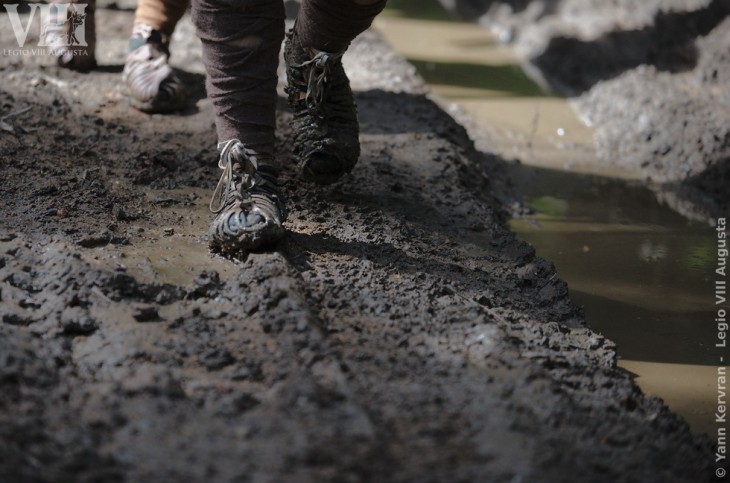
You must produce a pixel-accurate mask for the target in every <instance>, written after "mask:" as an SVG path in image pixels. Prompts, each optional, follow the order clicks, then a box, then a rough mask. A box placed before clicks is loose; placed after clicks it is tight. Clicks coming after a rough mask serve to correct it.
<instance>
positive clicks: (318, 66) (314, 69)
mask: <svg viewBox="0 0 730 483" xmlns="http://www.w3.org/2000/svg"><path fill="white" fill-rule="evenodd" d="M342 54H344V52H338V53H335V54H332V53H329V52H318V53H317V55H315V56H314V57H312V59H310V60H308V61H306V62H302V63H301V64H298V65H294V66H293V67H296V68H298V69H303V68H307V67H309V79H308V80H307V94H306V96H305V100H306V102H307V105H308V106H311V107H317V106H320V105H321V104H322V103H323V102H324V97H325V95H326V93H327V92H326V87H327V82H328V80H329V79H328V78H329V75H330V68H331V66H332V64H333V63H334V62H336V61H338V60H339V59H341V58H342Z"/></svg>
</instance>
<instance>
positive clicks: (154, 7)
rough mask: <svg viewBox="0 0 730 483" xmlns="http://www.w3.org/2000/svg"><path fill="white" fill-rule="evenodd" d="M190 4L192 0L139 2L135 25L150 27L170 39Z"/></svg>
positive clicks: (140, 0)
mask: <svg viewBox="0 0 730 483" xmlns="http://www.w3.org/2000/svg"><path fill="white" fill-rule="evenodd" d="M189 4H190V0H139V1H138V3H137V10H136V11H135V13H134V24H135V25H137V24H145V25H149V26H150V27H152V28H153V29H155V30H158V31H160V32H162V33H163V34H165V35H167V36H168V37H169V36H170V35H172V32H173V31H174V30H175V26H176V25H177V23H178V22H179V21H180V19H181V18H182V16H183V15H184V14H185V10H186V9H187V8H188V5H189Z"/></svg>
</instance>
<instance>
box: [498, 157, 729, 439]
mask: <svg viewBox="0 0 730 483" xmlns="http://www.w3.org/2000/svg"><path fill="white" fill-rule="evenodd" d="M516 171H517V172H516V173H515V178H514V179H518V180H521V182H524V187H523V189H524V191H523V193H525V196H526V199H527V200H528V202H529V200H532V202H531V206H532V208H533V210H535V214H534V215H531V216H527V217H524V218H521V219H516V220H513V222H512V224H511V226H512V229H513V230H514V231H515V232H517V233H518V235H519V236H520V237H521V238H522V239H524V240H526V241H528V242H530V243H531V244H533V245H534V246H535V247H536V249H537V252H538V254H539V255H540V256H542V257H545V258H547V259H548V260H551V261H553V262H554V263H555V266H556V267H557V269H558V274H559V275H560V277H561V278H563V279H564V280H566V281H567V282H568V286H569V287H570V295H571V298H572V299H573V302H574V303H576V304H577V305H579V306H582V307H583V309H584V311H585V316H586V320H587V321H588V324H589V325H590V327H591V328H592V329H594V330H596V331H597V332H601V333H603V334H605V335H606V336H608V337H609V338H611V339H613V340H614V341H615V342H616V343H617V345H618V352H619V356H620V357H621V361H620V363H619V365H621V366H622V367H624V368H626V369H628V370H629V371H631V372H634V373H636V374H638V375H639V376H640V377H639V378H638V379H637V382H638V383H639V385H641V386H642V388H643V389H644V391H645V392H647V393H648V394H656V395H659V396H660V397H662V398H663V399H664V400H665V401H666V402H667V404H669V405H670V407H671V408H672V409H673V410H675V411H677V412H679V413H681V414H682V415H683V416H684V417H685V418H686V419H687V420H688V421H689V422H690V424H691V425H692V427H693V429H694V430H695V431H698V432H699V431H709V430H710V429H711V428H712V427H713V426H712V412H711V411H712V397H713V394H712V384H711V382H712V373H713V371H715V368H714V366H712V364H714V363H715V362H716V361H717V360H719V354H718V352H717V350H716V349H715V348H714V346H713V345H712V343H713V341H714V337H715V335H714V333H713V330H714V327H713V326H712V324H709V323H707V322H708V321H712V320H713V317H714V310H713V305H712V300H711V296H712V277H711V276H712V274H713V259H712V257H713V252H712V250H713V245H712V242H713V236H714V230H713V229H712V228H710V227H707V226H705V225H701V224H697V223H693V222H691V221H688V220H686V219H684V218H683V217H681V216H680V215H678V214H676V213H674V212H673V211H671V210H670V209H669V208H666V207H664V206H662V205H660V204H659V203H657V201H656V198H655V197H654V195H653V193H652V192H651V191H650V190H648V189H647V188H644V187H641V186H632V185H630V184H627V183H626V182H625V181H619V180H607V179H605V178H597V177H590V176H581V175H575V174H571V173H565V172H559V171H550V170H541V169H536V168H529V167H519V168H516ZM556 193H559V194H560V196H561V198H559V199H557V198H554V194H556Z"/></svg>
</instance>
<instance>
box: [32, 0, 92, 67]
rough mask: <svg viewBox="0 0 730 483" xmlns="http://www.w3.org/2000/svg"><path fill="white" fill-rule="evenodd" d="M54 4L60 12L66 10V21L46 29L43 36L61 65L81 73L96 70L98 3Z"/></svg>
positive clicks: (57, 2)
mask: <svg viewBox="0 0 730 483" xmlns="http://www.w3.org/2000/svg"><path fill="white" fill-rule="evenodd" d="M53 3H54V4H57V5H59V8H60V7H61V6H65V7H66V9H67V10H66V14H67V15H66V18H65V19H60V20H64V22H59V23H54V22H50V23H48V24H47V25H45V26H44V28H43V32H42V36H43V39H44V41H45V43H46V45H47V46H48V47H49V48H50V49H51V51H52V52H53V55H55V56H56V60H57V62H58V65H60V66H61V67H65V68H67V69H73V70H78V71H88V70H91V69H93V68H94V67H96V19H95V14H96V0H87V1H85V2H83V3H79V2H78V0H74V1H72V2H62V1H61V0H57V1H54V2H53Z"/></svg>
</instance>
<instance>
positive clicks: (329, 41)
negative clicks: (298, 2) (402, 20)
mask: <svg viewBox="0 0 730 483" xmlns="http://www.w3.org/2000/svg"><path fill="white" fill-rule="evenodd" d="M385 3H386V0H303V1H302V7H301V9H300V10H299V15H298V17H297V33H298V34H299V39H300V41H301V43H302V47H305V48H315V49H317V50H322V51H325V52H340V51H342V50H345V49H346V48H347V46H348V45H350V42H351V41H352V40H353V39H354V38H355V37H357V36H358V35H359V34H360V33H362V32H363V31H365V30H366V29H367V28H368V27H370V24H371V23H372V22H373V19H374V18H375V16H376V15H378V14H379V13H380V12H381V11H382V10H383V8H385Z"/></svg>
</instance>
